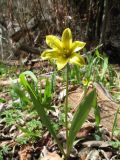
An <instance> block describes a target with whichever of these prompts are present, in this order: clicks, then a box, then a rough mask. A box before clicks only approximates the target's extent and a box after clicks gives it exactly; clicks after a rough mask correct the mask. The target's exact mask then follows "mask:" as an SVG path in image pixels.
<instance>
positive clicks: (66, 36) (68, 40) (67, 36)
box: [62, 28, 72, 50]
mask: <svg viewBox="0 0 120 160" xmlns="http://www.w3.org/2000/svg"><path fill="white" fill-rule="evenodd" d="M62 43H63V48H64V49H66V50H67V49H70V45H71V44H72V33H71V30H70V29H69V28H66V29H65V30H64V31H63V34H62Z"/></svg>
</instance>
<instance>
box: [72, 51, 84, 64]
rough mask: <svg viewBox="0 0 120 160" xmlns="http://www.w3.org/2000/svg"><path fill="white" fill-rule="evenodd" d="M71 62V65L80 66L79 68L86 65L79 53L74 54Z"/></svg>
mask: <svg viewBox="0 0 120 160" xmlns="http://www.w3.org/2000/svg"><path fill="white" fill-rule="evenodd" d="M69 61H70V63H74V64H78V65H79V66H83V65H84V64H85V60H84V58H83V57H82V56H81V55H79V54H78V53H73V54H72V55H71V57H70V60H69Z"/></svg>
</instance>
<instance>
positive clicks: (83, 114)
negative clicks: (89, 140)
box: [68, 89, 96, 155]
mask: <svg viewBox="0 0 120 160" xmlns="http://www.w3.org/2000/svg"><path fill="white" fill-rule="evenodd" d="M95 105H96V91H95V89H94V90H93V91H91V92H90V93H89V95H87V96H86V97H85V99H84V100H83V101H82V102H81V104H80V105H79V107H78V110H77V111H76V113H75V115H74V117H73V121H72V124H71V128H70V131H69V137H68V155H69V154H70V151H71V148H72V145H73V142H74V140H75V137H76V134H77V132H78V131H79V130H80V128H81V126H82V125H83V123H84V122H85V120H86V118H87V116H88V114H89V111H90V109H91V107H94V106H95Z"/></svg>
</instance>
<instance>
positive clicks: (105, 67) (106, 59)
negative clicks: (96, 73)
mask: <svg viewBox="0 0 120 160" xmlns="http://www.w3.org/2000/svg"><path fill="white" fill-rule="evenodd" d="M107 68H108V58H107V57H106V58H105V60H104V63H103V68H102V74H101V81H102V80H103V78H104V75H105V73H106V71H107Z"/></svg>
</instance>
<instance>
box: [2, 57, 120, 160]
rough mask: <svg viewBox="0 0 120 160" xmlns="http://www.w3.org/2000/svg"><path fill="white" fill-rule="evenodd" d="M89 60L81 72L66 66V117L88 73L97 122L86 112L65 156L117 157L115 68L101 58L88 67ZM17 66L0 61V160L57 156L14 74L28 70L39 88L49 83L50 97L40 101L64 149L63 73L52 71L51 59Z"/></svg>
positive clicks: (118, 78)
mask: <svg viewBox="0 0 120 160" xmlns="http://www.w3.org/2000/svg"><path fill="white" fill-rule="evenodd" d="M94 58H95V57H94V56H93V57H89V59H90V61H89V62H88V64H87V65H86V66H85V68H83V69H81V70H79V68H72V69H71V72H70V74H69V79H70V80H69V89H68V91H69V96H68V101H69V113H68V117H69V120H70V121H71V119H72V118H73V115H74V113H75V112H76V110H77V106H78V105H79V104H80V103H81V101H82V95H83V93H84V82H83V81H85V80H86V79H87V78H88V77H89V85H88V92H89V91H91V90H92V89H93V88H96V92H97V102H98V106H99V110H100V123H99V127H98V126H96V120H95V114H94V111H93V110H91V111H90V113H89V115H88V118H87V120H86V121H85V123H84V124H83V126H82V128H81V129H80V130H79V132H78V133H77V135H76V141H75V143H74V146H73V151H72V152H71V155H70V158H69V159H70V160H120V112H119V106H120V67H119V66H118V65H111V64H108V63H107V58H106V57H105V58H104V59H103V60H101V59H98V60H97V62H96V63H95V64H92V67H91V62H93V59H94ZM18 64H19V63H17V61H15V63H14V61H13V62H12V61H11V62H9V63H7V64H3V63H0V160H62V157H61V153H60V151H59V149H58V146H57V144H56V143H55V142H54V140H53V138H52V137H51V135H50V133H49V132H48V130H47V129H46V128H45V126H44V125H43V124H42V122H41V119H40V117H39V116H38V114H37V113H36V111H35V110H33V108H32V103H31V102H30V99H28V97H27V96H26V93H25V92H24V91H23V92H19V89H21V91H22V87H21V85H20V83H19V75H20V73H22V72H24V71H26V70H31V71H32V72H33V73H34V74H35V75H36V77H37V79H38V82H39V83H40V84H41V86H42V92H45V89H46V86H47V85H51V86H50V87H51V88H52V92H51V97H50V98H51V99H50V101H48V102H46V103H49V105H50V107H51V108H52V109H50V111H49V116H50V117H51V119H52V121H53V126H54V129H55V131H56V132H57V136H58V137H59V139H60V141H61V143H62V145H63V146H64V147H65V142H66V137H65V126H64V118H65V113H64V110H63V106H64V101H65V96H66V92H65V91H66V90H65V86H66V83H65V71H64V70H63V71H60V72H57V71H56V70H54V69H53V65H52V64H51V63H48V62H47V61H44V62H43V61H41V60H39V59H35V60H31V62H30V64H27V65H23V66H22V65H20V66H19V65H18ZM89 71H91V72H90V73H88V72H89ZM87 73H88V74H87ZM46 79H47V80H48V81H49V82H50V83H49V84H47V81H46ZM48 88H49V87H48ZM20 95H21V97H20ZM25 97H26V98H25ZM64 149H65V148H64Z"/></svg>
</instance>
